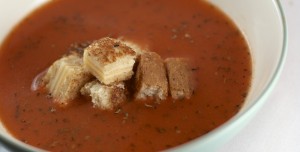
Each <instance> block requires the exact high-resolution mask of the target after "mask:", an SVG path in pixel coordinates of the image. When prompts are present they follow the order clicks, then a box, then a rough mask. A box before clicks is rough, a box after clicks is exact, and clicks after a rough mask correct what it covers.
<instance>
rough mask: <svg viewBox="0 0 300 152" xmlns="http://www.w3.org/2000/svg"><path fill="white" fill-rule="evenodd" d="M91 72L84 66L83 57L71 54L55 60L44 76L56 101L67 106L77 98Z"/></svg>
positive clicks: (44, 80)
mask: <svg viewBox="0 0 300 152" xmlns="http://www.w3.org/2000/svg"><path fill="white" fill-rule="evenodd" d="M90 78H91V74H90V73H89V72H87V71H86V70H85V69H84V68H83V66H82V59H81V58H80V57H79V56H77V55H74V54H72V55H69V56H66V57H63V58H61V59H59V60H57V61H55V62H54V63H53V64H52V65H51V66H50V68H49V69H48V70H47V72H46V74H45V76H44V77H43V82H44V84H45V85H46V88H47V90H48V91H49V93H50V94H51V96H52V97H53V98H54V101H55V102H56V103H59V104H60V105H61V106H65V105H67V104H68V103H69V101H71V100H73V99H75V98H76V97H77V96H78V95H79V93H80V88H81V87H82V86H83V85H84V84H85V83H86V82H88V81H89V80H90Z"/></svg>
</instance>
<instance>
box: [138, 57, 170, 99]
mask: <svg viewBox="0 0 300 152" xmlns="http://www.w3.org/2000/svg"><path fill="white" fill-rule="evenodd" d="M135 81H136V82H135V83H136V94H135V98H136V99H147V98H154V99H156V100H157V101H159V100H165V99H166V98H167V96H168V81H167V76H166V70H165V67H164V62H163V60H162V59H161V57H160V56H159V55H158V54H157V53H155V52H145V53H143V54H141V56H140V58H139V64H138V67H137V72H136V79H135Z"/></svg>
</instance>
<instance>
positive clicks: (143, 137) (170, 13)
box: [0, 0, 252, 152]
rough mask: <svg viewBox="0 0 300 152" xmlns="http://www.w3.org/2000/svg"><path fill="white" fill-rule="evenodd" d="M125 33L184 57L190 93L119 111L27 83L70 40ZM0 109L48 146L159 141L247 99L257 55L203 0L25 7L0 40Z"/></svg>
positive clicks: (19, 134)
mask: <svg viewBox="0 0 300 152" xmlns="http://www.w3.org/2000/svg"><path fill="white" fill-rule="evenodd" d="M105 36H110V37H114V38H118V37H120V36H123V37H125V38H128V39H130V40H133V41H135V42H137V43H140V44H143V45H147V46H148V47H149V49H150V50H152V51H155V52H157V53H158V54H160V55H161V56H162V57H163V58H166V57H188V58H190V59H191V60H194V61H195V64H194V65H193V71H194V75H195V76H196V77H197V79H196V83H197V84H196V86H197V88H196V90H195V94H194V95H193V96H192V98H191V99H190V100H182V101H173V100H172V99H171V98H169V99H167V100H166V101H164V102H162V103H161V104H159V105H156V106H155V107H154V108H151V107H147V106H145V105H144V103H143V102H137V101H130V102H128V103H126V104H125V105H123V107H122V110H121V112H119V113H115V112H108V111H101V110H99V109H95V108H93V106H92V103H91V102H89V101H88V100H86V99H85V98H80V99H77V100H76V101H74V103H75V104H73V105H71V106H70V107H68V108H59V107H56V106H55V105H54V104H53V103H52V100H51V99H49V98H47V96H46V95H45V94H42V93H41V92H36V91H32V90H31V84H32V81H33V79H34V78H35V76H36V75H37V74H39V73H40V72H41V71H43V70H45V69H46V68H47V67H49V66H50V65H51V64H52V63H53V61H55V60H56V59H59V58H60V57H61V56H62V55H63V54H64V53H66V51H67V50H68V48H69V46H70V44H72V43H75V42H83V41H87V40H95V39H99V38H101V37H105ZM0 53H1V54H0V73H1V77H0V86H1V91H0V96H1V99H0V116H1V121H2V122H3V124H4V125H5V127H6V128H7V129H8V130H9V131H10V133H11V134H12V135H13V136H15V137H16V138H18V139H20V140H21V141H23V142H25V143H28V144H30V145H33V146H36V147H39V148H42V149H46V150H50V151H143V152H145V151H158V150H163V149H168V148H170V147H174V146H178V145H180V144H183V143H185V142H187V141H190V140H192V139H195V138H197V137H200V136H202V135H204V134H206V133H207V132H209V131H211V130H212V129H214V128H216V127H218V126H219V125H221V124H222V123H224V122H225V121H227V120H228V119H230V118H231V117H232V116H233V115H234V114H236V113H237V112H238V111H239V109H240V107H241V105H242V104H243V102H244V100H245V97H246V95H247V92H248V89H249V85H250V81H251V71H252V69H251V56H250V53H249V48H248V46H247V44H246V42H245V39H244V37H243V35H242V34H241V32H240V31H239V30H238V29H237V27H236V26H235V25H234V24H233V23H232V21H231V20H230V19H228V18H227V17H226V16H225V15H224V14H223V13H222V12H221V11H220V10H218V9H217V8H216V7H214V6H212V5H211V4H209V3H207V2H205V1H199V0H189V1H185V0H172V1H170V0H159V1H153V0H84V1H82V0H55V1H51V2H49V3H48V4H47V5H45V6H43V7H41V8H39V9H37V10H36V11H35V12H33V13H32V14H30V15H29V16H28V17H26V18H25V19H24V20H23V21H22V22H21V23H20V24H19V25H18V26H17V27H16V28H15V29H14V30H13V31H12V32H11V33H10V35H9V36H8V37H7V39H6V40H5V41H4V43H3V44H2V46H1V50H0Z"/></svg>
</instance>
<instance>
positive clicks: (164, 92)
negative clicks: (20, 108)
mask: <svg viewBox="0 0 300 152" xmlns="http://www.w3.org/2000/svg"><path fill="white" fill-rule="evenodd" d="M42 81H43V84H44V85H43V86H44V87H45V88H46V90H47V91H48V92H49V95H50V96H51V97H53V99H54V102H55V103H57V104H59V105H61V106H66V105H68V104H69V103H71V102H72V100H74V99H75V98H77V97H78V96H80V95H83V96H87V97H90V98H91V102H92V103H93V105H94V107H95V108H99V109H103V110H113V109H115V108H117V107H120V106H121V105H122V104H124V103H125V102H126V101H127V100H128V97H129V96H133V97H134V99H136V100H138V101H143V100H146V99H150V100H153V101H154V102H157V103H159V102H160V101H163V100H166V99H167V97H168V94H169V93H170V94H171V97H172V98H173V99H174V100H181V99H189V98H190V97H191V96H192V92H193V85H192V77H191V68H190V67H189V64H188V60H187V59H184V58H167V59H165V60H163V59H162V58H161V57H160V56H159V55H158V54H157V53H155V52H151V51H145V50H142V49H140V48H139V47H138V45H136V44H133V43H128V42H122V41H120V40H118V39H113V38H109V37H105V38H101V39H99V40H96V41H94V42H92V43H91V44H90V45H88V46H87V47H86V48H84V50H83V54H79V53H69V54H68V55H66V56H64V57H62V58H60V59H59V60H57V61H55V62H54V63H53V64H52V65H51V66H50V67H49V69H48V70H47V72H46V74H45V76H44V77H43V78H42ZM127 81H130V82H133V83H130V84H129V85H134V88H135V89H134V92H129V91H128V86H126V84H127V85H128V83H125V82H127ZM129 94H131V95H129Z"/></svg>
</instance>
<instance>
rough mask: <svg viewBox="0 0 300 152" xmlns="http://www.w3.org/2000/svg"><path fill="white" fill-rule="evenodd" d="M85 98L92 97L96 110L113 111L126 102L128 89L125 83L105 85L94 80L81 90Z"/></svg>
mask: <svg viewBox="0 0 300 152" xmlns="http://www.w3.org/2000/svg"><path fill="white" fill-rule="evenodd" d="M80 91H81V94H82V95H84V96H90V97H91V98H92V102H93V104H94V107H95V108H100V109H103V110H113V109H114V108H116V107H118V106H119V105H120V104H122V103H123V102H124V101H126V89H125V85H124V83H123V82H121V83H118V84H113V85H103V84H101V83H100V82H99V81H97V80H94V81H92V82H89V83H87V84H85V85H84V87H83V88H82V89H81V90H80Z"/></svg>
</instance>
